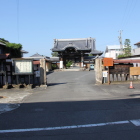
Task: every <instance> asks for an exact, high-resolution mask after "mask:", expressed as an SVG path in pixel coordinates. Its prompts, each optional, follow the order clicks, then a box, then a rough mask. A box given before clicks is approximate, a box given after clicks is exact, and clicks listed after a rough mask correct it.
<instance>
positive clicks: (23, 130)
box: [0, 120, 130, 133]
mask: <svg viewBox="0 0 140 140" xmlns="http://www.w3.org/2000/svg"><path fill="white" fill-rule="evenodd" d="M128 123H130V122H129V121H127V120H126V121H117V122H107V123H97V124H85V125H71V126H58V127H44V128H27V129H10V130H0V133H19V132H33V131H50V130H61V129H63V130H64V129H76V128H87V127H97V126H106V125H117V124H128Z"/></svg>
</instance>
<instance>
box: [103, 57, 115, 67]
mask: <svg viewBox="0 0 140 140" xmlns="http://www.w3.org/2000/svg"><path fill="white" fill-rule="evenodd" d="M103 65H104V66H113V58H104V59H103Z"/></svg>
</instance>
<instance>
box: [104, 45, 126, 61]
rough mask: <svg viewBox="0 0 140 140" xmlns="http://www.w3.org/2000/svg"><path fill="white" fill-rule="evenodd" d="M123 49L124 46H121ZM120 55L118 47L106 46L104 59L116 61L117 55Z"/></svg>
mask: <svg viewBox="0 0 140 140" xmlns="http://www.w3.org/2000/svg"><path fill="white" fill-rule="evenodd" d="M123 48H124V46H123ZM119 54H121V49H120V45H108V46H106V50H105V57H112V58H113V59H117V57H118V55H119Z"/></svg>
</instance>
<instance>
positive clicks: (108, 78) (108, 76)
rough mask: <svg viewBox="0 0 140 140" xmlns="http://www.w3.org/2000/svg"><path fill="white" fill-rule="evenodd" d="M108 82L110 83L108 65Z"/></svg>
mask: <svg viewBox="0 0 140 140" xmlns="http://www.w3.org/2000/svg"><path fill="white" fill-rule="evenodd" d="M108 84H109V85H110V71H109V66H108Z"/></svg>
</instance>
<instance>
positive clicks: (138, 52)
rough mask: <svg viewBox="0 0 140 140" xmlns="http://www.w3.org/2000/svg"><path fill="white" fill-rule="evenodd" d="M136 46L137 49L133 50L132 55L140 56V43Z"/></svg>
mask: <svg viewBox="0 0 140 140" xmlns="http://www.w3.org/2000/svg"><path fill="white" fill-rule="evenodd" d="M134 45H135V46H136V48H135V49H132V51H131V53H132V55H140V42H137V43H135V44H134Z"/></svg>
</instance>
